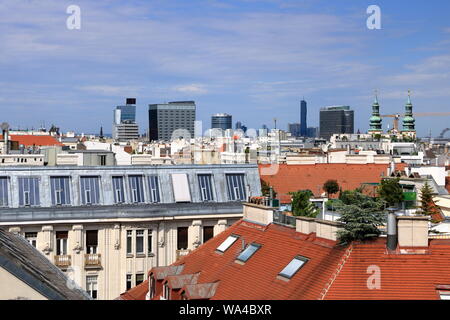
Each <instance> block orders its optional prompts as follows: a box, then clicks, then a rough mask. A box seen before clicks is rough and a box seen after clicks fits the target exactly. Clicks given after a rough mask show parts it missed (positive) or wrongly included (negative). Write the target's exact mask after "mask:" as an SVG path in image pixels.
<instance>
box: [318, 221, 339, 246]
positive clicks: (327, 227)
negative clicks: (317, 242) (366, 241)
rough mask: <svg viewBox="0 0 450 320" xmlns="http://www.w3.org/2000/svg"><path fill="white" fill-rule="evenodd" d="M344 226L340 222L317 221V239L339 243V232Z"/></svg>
mask: <svg viewBox="0 0 450 320" xmlns="http://www.w3.org/2000/svg"><path fill="white" fill-rule="evenodd" d="M342 226H343V224H342V223H340V222H336V221H328V220H320V219H316V237H318V238H323V239H327V240H332V241H337V231H338V230H339V228H342Z"/></svg>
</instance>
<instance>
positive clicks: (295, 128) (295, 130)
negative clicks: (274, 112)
mask: <svg viewBox="0 0 450 320" xmlns="http://www.w3.org/2000/svg"><path fill="white" fill-rule="evenodd" d="M288 131H289V132H290V133H291V135H292V136H293V137H299V136H300V131H301V125H300V123H288Z"/></svg>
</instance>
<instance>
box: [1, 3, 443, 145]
mask: <svg viewBox="0 0 450 320" xmlns="http://www.w3.org/2000/svg"><path fill="white" fill-rule="evenodd" d="M71 4H75V5H78V6H79V7H80V8H81V30H68V29H67V27H66V20H67V18H68V16H69V15H68V14H67V13H66V8H67V7H68V6H69V5H71ZM371 4H376V5H378V6H379V7H380V8H381V19H382V29H381V30H369V29H367V27H366V20H367V17H368V14H367V13H366V9H367V7H368V6H369V5H371ZM449 18H450V2H449V1H448V0H433V1H432V2H431V1H405V0H396V1H392V0H391V1H378V0H375V1H373V0H372V1H363V0H360V1H348V0H346V1H344V0H339V1H329V0H328V1H313V0H303V1H302V0H259V1H257V0H239V1H238V0H227V1H224V0H189V1H185V0H184V1H172V0H145V1H144V0H134V1H126V0H123V1H118V0H97V1H86V0H71V1H63V0H17V1H2V2H1V3H0V31H1V32H0V75H1V77H0V106H1V110H2V112H1V114H2V119H1V121H8V122H10V123H11V125H12V126H13V127H16V128H17V127H19V126H20V127H21V128H26V127H35V128H36V127H38V126H39V125H40V124H41V123H42V122H43V121H45V123H46V125H47V126H49V125H50V124H51V123H54V124H56V125H58V126H60V127H61V128H62V129H63V130H64V131H65V130H75V131H77V132H90V133H91V132H98V131H99V128H100V126H103V128H104V132H111V124H112V115H113V111H112V110H113V108H114V106H116V105H120V104H122V103H123V102H124V101H125V98H126V97H135V98H137V105H138V123H139V124H140V126H141V129H142V130H141V131H144V130H145V128H147V126H148V116H147V106H148V104H150V103H160V102H167V101H174V100H195V101H196V103H197V118H198V120H202V121H203V128H204V129H207V128H209V126H210V116H211V114H213V113H216V112H226V113H230V114H232V115H233V122H236V121H238V120H239V121H241V122H243V123H244V124H246V125H247V126H248V127H249V128H259V127H260V126H261V125H262V124H267V125H268V126H269V127H272V126H273V120H272V119H273V118H274V117H276V118H277V119H278V120H277V126H278V127H281V128H286V126H287V123H288V122H299V118H300V116H299V100H300V99H301V98H302V97H303V96H304V97H305V99H306V100H307V101H308V112H309V114H308V122H309V123H308V124H309V125H310V126H318V118H319V116H318V115H319V109H320V108H321V107H323V106H327V105H337V104H339V105H340V104H344V105H350V106H351V107H352V108H353V109H354V110H355V112H356V114H355V129H360V130H361V131H365V130H367V127H368V118H369V117H370V111H371V104H372V102H373V91H374V89H377V90H379V101H380V105H381V110H382V113H384V114H387V113H397V112H403V110H404V104H405V102H406V98H407V90H408V89H410V90H412V102H413V105H414V108H415V109H414V111H416V112H441V111H450V19H449ZM387 123H389V124H390V120H388V119H385V121H384V125H385V127H386V125H387ZM416 123H417V129H418V133H419V135H422V136H424V135H428V132H429V130H430V129H431V130H432V134H433V135H438V134H439V133H440V131H441V130H442V129H444V128H446V127H450V117H420V118H417V122H416Z"/></svg>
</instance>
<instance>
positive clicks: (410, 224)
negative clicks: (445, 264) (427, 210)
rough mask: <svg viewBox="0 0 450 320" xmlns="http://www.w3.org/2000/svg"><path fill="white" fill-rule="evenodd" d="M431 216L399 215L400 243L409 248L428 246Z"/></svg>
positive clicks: (401, 245)
mask: <svg viewBox="0 0 450 320" xmlns="http://www.w3.org/2000/svg"><path fill="white" fill-rule="evenodd" d="M429 220H430V217H429V216H398V217H397V226H398V245H399V247H407V248H424V247H428V222H429Z"/></svg>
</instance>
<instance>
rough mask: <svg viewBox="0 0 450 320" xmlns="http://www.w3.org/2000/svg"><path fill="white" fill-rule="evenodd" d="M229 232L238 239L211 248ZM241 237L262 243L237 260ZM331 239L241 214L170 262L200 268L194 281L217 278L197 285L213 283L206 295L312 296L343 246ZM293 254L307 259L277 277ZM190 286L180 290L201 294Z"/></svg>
mask: <svg viewBox="0 0 450 320" xmlns="http://www.w3.org/2000/svg"><path fill="white" fill-rule="evenodd" d="M230 234H237V235H239V236H240V238H239V240H238V241H236V242H235V243H234V244H233V245H232V246H231V247H230V248H229V249H228V250H227V251H225V253H223V254H220V253H217V252H216V248H217V247H218V246H219V245H220V244H221V243H222V242H223V241H224V240H225V239H226V238H227V237H228V236H229V235H230ZM242 240H245V243H247V244H248V243H251V242H256V243H258V244H260V245H261V246H262V247H261V249H259V250H258V251H257V252H256V253H255V254H254V255H253V256H252V257H251V258H250V259H249V260H248V261H247V262H246V263H245V264H243V265H241V264H238V263H236V262H235V259H236V256H237V254H238V253H239V252H240V250H241V248H242ZM335 244H336V243H335V242H334V241H328V240H323V239H316V238H315V236H314V235H313V236H306V235H303V234H300V233H297V232H296V231H295V229H293V228H288V227H283V226H279V225H275V224H271V225H269V226H267V227H261V226H259V225H255V224H253V223H249V222H246V221H243V220H241V221H238V222H237V223H235V224H234V225H233V226H231V227H230V228H228V229H227V230H226V231H224V232H222V233H221V234H219V235H218V236H216V237H214V238H213V239H211V240H209V241H208V242H207V243H205V244H204V245H202V246H200V247H199V248H198V249H196V250H194V251H193V252H191V253H190V254H189V255H187V256H184V257H183V258H181V259H180V260H178V261H177V262H176V263H175V264H176V265H184V269H183V271H182V274H195V273H197V272H200V276H199V278H198V281H197V282H198V284H206V283H209V284H211V283H217V287H211V286H207V287H208V288H200V287H197V289H204V290H206V289H208V290H211V289H214V290H215V291H214V292H213V293H214V296H213V297H212V298H211V299H215V300H217V299H219V300H221V299H223V300H229V299H237V300H247V299H263V300H264V299H272V300H278V299H279V300H289V299H317V298H318V297H319V294H320V292H321V290H322V289H323V287H324V285H325V283H326V282H327V281H328V279H329V277H330V276H331V274H332V273H333V272H334V270H335V269H336V267H337V265H338V263H339V260H340V258H341V255H342V253H343V252H344V251H345V248H343V247H335ZM297 255H301V256H304V257H307V258H309V259H310V260H309V261H308V262H307V263H306V264H305V265H304V266H303V268H302V269H301V271H299V272H298V273H297V274H296V275H295V276H294V277H293V278H292V279H291V280H290V281H284V280H281V279H278V278H277V275H278V273H279V272H280V271H281V270H283V268H284V267H286V265H287V264H288V263H289V262H290V261H291V260H292V259H293V258H294V257H296V256H297ZM193 289H195V288H191V287H189V288H188V290H186V296H188V297H189V296H190V295H194V296H195V297H196V298H199V297H198V296H200V297H201V296H202V295H200V294H199V293H193ZM203 296H204V295H203Z"/></svg>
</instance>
